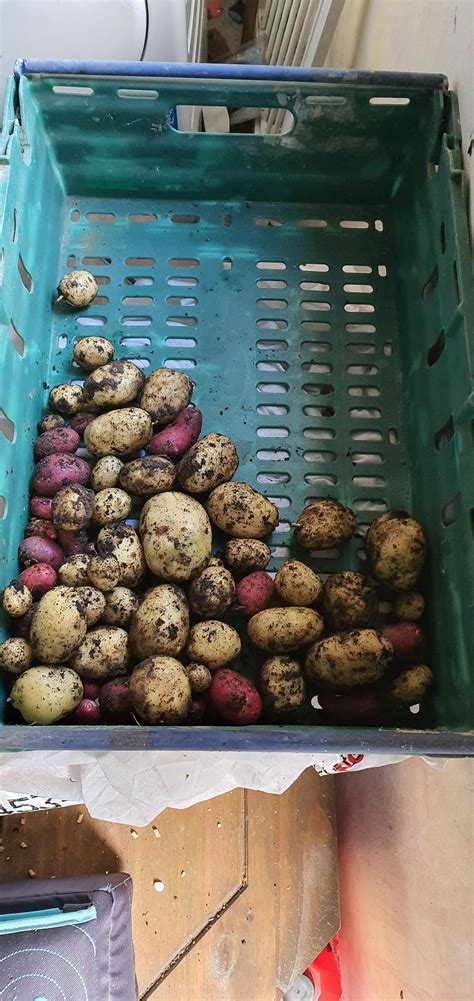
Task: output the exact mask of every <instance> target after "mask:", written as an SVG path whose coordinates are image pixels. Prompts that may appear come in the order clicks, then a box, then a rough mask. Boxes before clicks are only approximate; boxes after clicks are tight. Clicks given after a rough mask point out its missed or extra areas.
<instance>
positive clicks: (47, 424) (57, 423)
mask: <svg viewBox="0 0 474 1001" xmlns="http://www.w3.org/2000/svg"><path fill="white" fill-rule="evenodd" d="M36 427H37V428H38V434H46V431H58V430H59V428H64V427H66V421H65V420H64V417H61V415H60V414H45V415H44V417H42V418H41V420H40V421H38V423H37V425H36Z"/></svg>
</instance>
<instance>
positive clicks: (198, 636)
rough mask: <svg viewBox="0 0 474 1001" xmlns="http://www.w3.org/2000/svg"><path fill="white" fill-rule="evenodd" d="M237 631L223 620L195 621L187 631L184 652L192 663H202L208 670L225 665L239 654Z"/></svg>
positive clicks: (215, 669)
mask: <svg viewBox="0 0 474 1001" xmlns="http://www.w3.org/2000/svg"><path fill="white" fill-rule="evenodd" d="M240 650H241V642H240V637H239V634H238V632H236V630H235V629H233V628H232V626H228V625H227V624H226V623H225V622H218V621H217V620H216V619H209V620H208V621H207V622H197V623H196V625H195V626H192V627H191V629H190V631H189V638H188V642H187V644H186V654H187V657H188V659H189V660H190V661H191V662H192V663H198V664H204V666H205V667H208V668H209V670H210V671H217V669H218V668H219V667H225V665H226V664H230V662H231V661H232V660H235V658H236V657H238V656H239V653H240Z"/></svg>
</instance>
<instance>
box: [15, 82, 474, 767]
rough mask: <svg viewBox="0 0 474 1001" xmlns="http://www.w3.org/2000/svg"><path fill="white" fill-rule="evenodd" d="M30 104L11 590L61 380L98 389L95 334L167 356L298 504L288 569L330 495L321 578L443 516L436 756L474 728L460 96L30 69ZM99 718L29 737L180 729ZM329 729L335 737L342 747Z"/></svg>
mask: <svg viewBox="0 0 474 1001" xmlns="http://www.w3.org/2000/svg"><path fill="white" fill-rule="evenodd" d="M193 103H196V104H225V105H228V106H233V107H236V106H239V105H243V106H249V105H255V106H258V107H262V106H269V107H277V108H284V109H285V110H289V111H291V112H292V113H293V115H294V119H295V124H294V128H293V131H292V132H290V133H289V134H288V135H284V136H267V137H261V136H254V135H242V134H239V135H206V134H202V133H201V134H190V135H188V134H185V133H180V132H177V131H176V130H175V129H174V128H173V125H172V117H171V110H172V109H173V108H174V107H175V106H176V105H177V104H193ZM19 109H20V119H18V118H17V119H16V120H15V119H14V117H13V101H11V103H10V105H7V113H6V120H5V125H4V131H3V136H4V142H5V143H6V150H7V152H6V156H5V157H4V158H3V160H0V179H1V181H2V184H3V197H4V203H3V226H2V234H3V235H2V250H3V274H4V276H3V287H2V290H1V305H0V322H1V340H0V352H1V354H0V364H1V371H2V374H3V383H2V388H1V395H0V407H1V409H2V414H3V416H0V432H1V433H0V448H1V469H0V494H1V495H2V498H3V500H2V501H1V503H2V505H3V520H2V521H1V523H0V524H1V528H2V543H1V544H2V550H1V555H2V560H3V569H2V581H5V582H7V581H8V580H9V579H10V578H11V577H12V576H14V575H15V573H16V572H17V546H18V543H19V541H20V539H21V537H22V532H23V529H24V525H25V523H26V520H27V503H28V481H29V477H30V475H31V467H32V448H31V445H32V438H33V437H34V435H35V424H36V421H37V420H38V418H39V416H40V415H41V413H42V412H43V410H44V407H45V403H46V400H47V395H48V390H49V387H50V386H52V385H54V384H55V383H59V382H62V381H66V380H71V379H79V378H80V372H79V370H78V369H75V368H73V367H72V366H71V362H70V359H71V347H72V343H73V341H74V339H75V338H76V337H78V336H83V335H84V334H87V333H101V334H104V335H105V336H107V337H108V338H110V339H111V340H113V341H114V342H115V344H116V348H117V352H116V353H117V355H119V356H121V357H124V358H129V359H131V360H134V361H136V363H137V364H139V365H140V366H141V367H142V368H143V370H144V372H145V373H146V371H147V369H150V368H153V367H158V366H161V365H168V366H170V367H173V368H182V369H183V370H185V371H186V372H187V373H188V374H189V375H190V376H191V377H192V378H193V379H194V380H195V383H196V389H195V394H194V399H195V402H196V403H197V405H198V406H199V407H201V408H202V410H203V414H204V426H203V431H204V432H206V431H211V430H219V431H220V432H222V433H224V434H229V435H230V436H231V437H232V438H233V440H234V441H235V442H236V445H237V448H238V451H239V455H240V468H239V473H238V477H239V478H240V479H242V480H245V481H247V482H248V483H250V484H252V485H254V486H255V487H257V488H258V489H260V490H263V492H265V493H266V494H267V495H269V496H271V497H272V498H273V499H274V500H275V503H277V504H278V506H279V509H280V518H281V520H280V525H279V528H278V531H277V532H276V533H274V536H273V537H272V539H271V545H272V552H273V560H272V568H273V569H275V568H276V567H277V565H278V563H279V562H281V560H282V559H284V558H286V557H287V556H288V554H294V553H295V549H294V544H293V542H292V533H291V523H292V522H293V521H295V520H296V517H297V515H298V513H299V511H300V510H301V508H302V507H303V505H304V504H305V502H306V501H307V500H308V499H309V498H316V497H322V496H336V497H337V498H338V499H339V500H340V501H342V502H343V503H346V504H349V505H351V506H353V507H354V509H355V511H356V513H357V516H358V520H359V529H358V533H357V535H356V536H355V537H354V539H353V540H352V541H351V542H350V543H349V544H348V545H347V546H346V547H344V550H343V551H342V552H340V553H338V552H329V553H325V554H324V553H319V554H313V556H312V557H311V561H312V565H313V566H314V568H315V569H317V570H318V571H319V572H322V573H328V572H332V571H333V570H336V569H343V568H354V569H359V568H360V567H363V566H364V554H363V551H362V536H363V534H364V531H365V530H366V528H367V525H368V524H369V523H370V520H371V519H372V518H373V517H374V515H376V514H377V513H379V512H380V511H384V510H386V509H387V508H407V509H408V510H410V511H412V512H413V513H414V515H415V516H416V517H418V518H419V519H420V520H421V522H422V523H423V525H424V526H425V529H426V533H427V536H428V539H429V547H430V555H429V562H428V566H427V570H426V573H425V580H424V587H425V591H426V596H427V604H428V610H429V622H430V632H431V660H432V666H433V670H434V672H435V676H436V691H435V695H434V698H433V700H432V702H431V703H430V704H429V705H428V706H427V708H426V710H425V711H424V714H423V715H421V714H420V715H419V716H418V717H416V716H413V717H411V718H410V719H409V720H408V726H410V723H411V722H413V723H414V724H415V726H416V728H417V729H418V730H420V729H425V730H426V728H430V729H432V730H433V743H434V745H435V746H436V732H441V731H442V730H453V731H455V730H458V731H469V730H471V729H472V727H473V725H474V709H473V701H472V689H473V679H474V652H473V644H472V629H471V627H470V621H472V612H473V609H474V583H473V562H472V547H473V539H472V510H473V507H474V501H473V483H474V477H473V467H472V421H473V405H472V395H471V394H472V383H471V379H470V354H469V337H470V336H471V334H472V327H471V326H470V324H471V323H472V307H471V304H470V303H469V302H468V296H469V293H470V284H469V277H470V275H469V244H468V234H467V223H466V214H465V182H464V175H463V172H462V169H461V154H460V133H459V127H458V123H457V105H456V99H455V97H454V95H452V94H447V93H442V92H441V91H439V90H432V91H431V90H427V89H426V88H425V89H423V88H421V87H420V88H419V89H417V87H416V86H413V87H407V88H405V89H404V90H403V95H402V96H401V95H400V93H399V91H398V90H397V89H396V87H390V86H388V85H387V86H377V87H374V86H369V85H368V84H362V83H357V82H351V83H347V84H344V83H334V84H329V83H327V84H324V85H323V84H317V83H289V82H284V83H283V82H282V83H278V82H275V81H269V82H266V81H258V82H257V81H238V80H232V81H223V80H218V81H212V80H177V79H172V78H167V79H148V78H143V77H142V78H140V79H139V80H137V79H134V78H113V77H107V78H94V77H81V78H77V79H75V78H74V77H61V76H42V75H37V76H32V77H31V78H27V77H22V78H21V79H20V85H19ZM9 116H10V117H9ZM77 267H84V268H86V269H88V270H90V271H92V272H93V273H94V274H95V275H96V278H97V280H98V282H99V294H98V296H97V298H96V300H95V302H94V303H93V304H92V305H91V306H90V307H88V308H87V309H86V310H83V311H81V312H80V313H73V312H70V311H68V310H67V309H66V308H64V307H61V305H59V306H58V305H56V304H55V302H54V300H55V288H56V285H57V282H58V279H59V278H60V277H61V275H62V274H64V273H65V272H66V271H68V270H71V269H72V268H77ZM471 349H472V343H471ZM313 715H314V722H315V723H317V722H318V721H317V718H316V716H317V714H316V712H314V713H313ZM312 721H313V717H311V722H312ZM305 722H307V720H306V721H305ZM405 725H406V721H405V723H404V726H405ZM92 729H93V731H94V733H93V734H91V733H90V734H88V735H87V737H84V736H83V731H81V730H80V728H75V729H73V728H67V727H54V728H42V731H41V734H40V735H39V736H38V730H39V728H34V731H33V730H31V729H30V730H29V731H26V729H23V730H22V731H21V728H15V734H18V733H19V732H20V731H21V732H23V733H25V732H26V733H27V734H28V733H29V734H30V740H34V741H35V746H41V741H42V740H43V741H44V742H45V744H46V743H47V744H48V746H51V744H52V743H54V742H55V741H56V743H58V742H59V743H58V746H65V745H67V746H70V745H73V746H74V745H75V746H79V745H81V744H82V746H83V741H84V740H85V739H86V740H87V741H88V742H89V745H90V744H91V742H92V746H93V742H94V740H97V741H98V742H99V743H100V742H102V743H104V742H105V743H106V744H107V743H112V744H114V746H125V745H124V744H123V740H124V739H125V741H126V745H127V746H145V745H144V742H146V741H149V740H151V741H152V744H153V746H165V745H166V743H167V740H168V741H169V731H166V730H159V731H155V733H157V736H156V737H155V736H152V737H150V736H149V734H150V731H149V729H148V728H139V729H136V730H133V729H131V730H129V731H128V733H129V734H130V736H127V737H126V738H123V733H124V731H123V729H122V730H119V729H117V728H107V729H106V734H108V735H109V736H107V735H106V736H105V737H104V736H103V734H104V730H102V728H100V727H99V728H90V730H92ZM221 729H222V728H215V729H213V730H209V731H204V732H205V733H206V734H207V737H206V741H205V746H208V747H212V746H221V745H222V743H223V741H222V739H221V738H219V736H214V734H219V732H220V731H221ZM257 729H259V728H257ZM260 729H265V730H266V731H267V732H271V733H272V734H276V735H277V736H278V734H282V733H285V734H286V733H288V731H281V730H278V728H273V727H265V728H260ZM289 729H291V728H289ZM296 729H297V732H299V733H301V734H302V739H304V741H306V747H307V746H308V740H309V738H308V731H307V729H306V728H305V727H302V728H301V730H299V731H298V728H296ZM12 731H13V728H11V727H9V728H8V733H7V734H6V735H5V736H4V737H2V738H0V739H2V740H4V741H7V742H8V741H9V740H10V741H11V739H12V738H11V734H12ZM46 731H48V734H49V736H48V737H47V738H46V736H45V737H43V736H42V734H45V733H46ZM199 732H202V731H198V729H196V730H195V731H194V734H196V736H194V734H191V736H186V737H183V739H184V740H185V741H188V746H193V741H195V742H197V743H199V741H200V738H199V737H198V736H197V734H198V733H199ZM252 732H253V733H255V731H252ZM388 732H390V733H391V738H390V740H391V742H392V741H393V742H394V745H395V746H397V741H398V743H399V744H400V747H401V748H405V747H407V749H408V746H407V745H406V741H405V738H402V737H400V738H399V739H398V738H397V731H396V730H392V731H385V733H388ZM166 733H168V737H167V736H166ZM180 733H181V734H183V735H184V734H185V730H184V728H181V730H180V731H175V738H174V739H175V740H176V741H177V743H178V744H179V743H180V739H181V738H180V736H179V734H180ZM353 733H354V742H353V744H352V745H351V749H352V748H353V747H356V746H357V744H358V742H360V741H361V740H363V741H369V744H370V740H371V737H370V731H369V730H365V731H360V730H359V731H353ZM65 734H67V736H65ZM118 734H121V735H122V736H117V735H118ZM176 734H177V736H176ZM313 734H314V745H315V746H316V745H318V742H319V743H322V744H324V742H325V737H327V736H328V734H329V737H330V739H331V740H333V739H336V738H334V735H333V734H332V735H331V733H330V728H326V727H320V726H317V727H314V728H313ZM18 739H19V738H18V737H15V740H18ZM245 739H246V740H247V741H248V740H249V739H250V740H251V735H250V738H249V732H247V737H246V738H244V737H241V736H240V734H239V735H238V736H236V735H235V733H234V732H233V737H232V740H235V741H237V746H240V745H239V744H238V741H240V740H245ZM117 741H118V742H120V741H122V743H120V744H119V743H117ZM295 741H296V743H297V737H296V738H295ZM38 742H39V743H38ZM216 742H217V743H216ZM382 742H383V735H382ZM282 743H283V737H282ZM22 746H28V741H27V740H26V738H25V743H24V744H23V745H22ZM146 746H149V745H148V744H147V745H146ZM201 746H204V745H201ZM272 746H275V745H274V744H273V745H272ZM391 749H392V750H393V744H392V746H391Z"/></svg>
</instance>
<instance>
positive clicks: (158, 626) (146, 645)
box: [130, 584, 189, 659]
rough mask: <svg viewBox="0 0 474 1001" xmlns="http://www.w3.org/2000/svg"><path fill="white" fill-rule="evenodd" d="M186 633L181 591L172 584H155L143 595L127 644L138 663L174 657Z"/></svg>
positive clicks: (186, 624)
mask: <svg viewBox="0 0 474 1001" xmlns="http://www.w3.org/2000/svg"><path fill="white" fill-rule="evenodd" d="M188 632H189V611H188V603H187V601H186V597H185V594H184V591H182V590H181V588H180V587H176V586H175V585H173V584H159V585H158V587H152V588H151V589H150V590H149V591H147V592H146V594H145V597H144V598H143V601H142V602H141V604H140V606H139V608H138V609H137V610H136V612H134V614H133V616H132V621H131V625H130V643H131V646H132V650H133V652H134V654H135V655H136V656H137V657H139V658H140V659H144V658H146V657H153V656H154V655H155V654H165V655H167V656H170V657H176V656H177V655H178V654H179V653H181V650H182V649H183V647H184V645H185V643H186V640H187V638H188Z"/></svg>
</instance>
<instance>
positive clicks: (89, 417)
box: [70, 410, 96, 436]
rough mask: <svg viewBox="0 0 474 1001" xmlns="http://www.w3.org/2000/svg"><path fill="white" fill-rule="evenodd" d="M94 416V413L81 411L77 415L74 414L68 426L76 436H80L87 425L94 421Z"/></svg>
mask: <svg viewBox="0 0 474 1001" xmlns="http://www.w3.org/2000/svg"><path fill="white" fill-rule="evenodd" d="M95 416H96V414H95V413H91V412H90V411H89V412H88V411H87V410H81V411H80V412H79V413H78V414H74V417H71V420H70V425H71V427H72V429H73V430H74V431H76V432H77V434H78V435H80V436H82V435H83V434H84V431H85V429H86V427H87V425H88V424H90V422H91V421H93V420H94V417H95Z"/></svg>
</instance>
